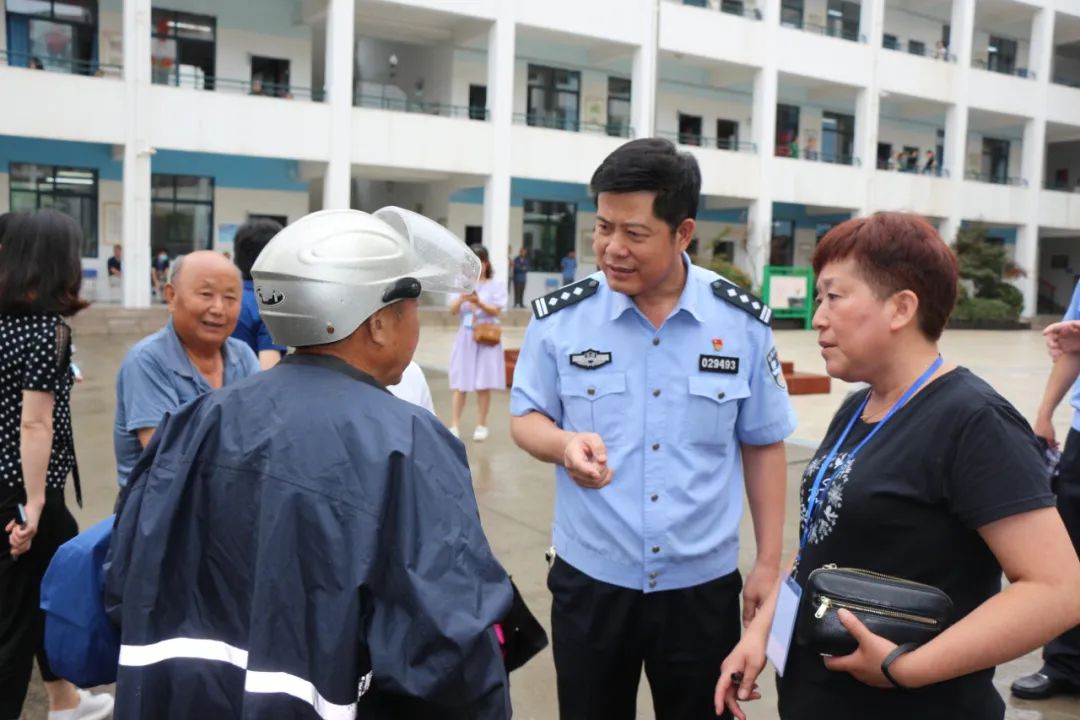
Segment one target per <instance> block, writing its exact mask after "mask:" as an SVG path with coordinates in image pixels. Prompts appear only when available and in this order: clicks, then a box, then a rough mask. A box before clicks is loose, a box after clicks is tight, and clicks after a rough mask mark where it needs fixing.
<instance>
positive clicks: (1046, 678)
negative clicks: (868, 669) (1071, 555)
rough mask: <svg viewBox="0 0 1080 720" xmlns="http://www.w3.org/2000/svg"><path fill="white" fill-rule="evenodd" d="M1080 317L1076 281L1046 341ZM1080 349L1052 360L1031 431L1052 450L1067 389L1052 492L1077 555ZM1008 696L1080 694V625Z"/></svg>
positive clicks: (1059, 640) (1079, 541)
mask: <svg viewBox="0 0 1080 720" xmlns="http://www.w3.org/2000/svg"><path fill="white" fill-rule="evenodd" d="M1077 320H1080V282H1078V283H1077V284H1076V287H1075V289H1074V290H1073V296H1072V300H1071V301H1069V307H1068V309H1067V310H1066V311H1065V317H1063V318H1062V321H1063V322H1061V323H1058V324H1055V325H1051V326H1050V327H1049V328H1047V329H1046V331H1047V333H1048V340H1052V339H1053V334H1054V333H1053V331H1054V329H1057V328H1062V327H1064V328H1068V326H1069V325H1071V324H1073V321H1077ZM1078 376H1080V353H1075V352H1066V353H1063V354H1060V355H1058V356H1057V357H1056V358H1055V360H1054V367H1053V369H1052V370H1051V371H1050V377H1049V379H1048V380H1047V381H1046V390H1045V391H1044V392H1043V399H1042V402H1041V403H1040V405H1039V410H1038V412H1037V414H1036V416H1035V423H1034V427H1033V429H1034V430H1035V435H1037V436H1038V437H1039V438H1040V439H1041V440H1042V441H1043V442H1044V443H1045V444H1046V446H1047V447H1048V448H1051V449H1057V448H1058V447H1059V443H1058V439H1057V437H1056V436H1055V433H1054V422H1053V418H1054V410H1056V409H1057V406H1058V405H1060V404H1061V401H1062V400H1063V399H1064V398H1065V394H1066V393H1068V392H1069V389H1070V388H1071V389H1072V400H1071V402H1072V407H1073V418H1072V427H1071V428H1070V429H1069V435H1068V437H1066V439H1065V447H1064V449H1063V450H1062V452H1061V459H1060V460H1059V461H1058V464H1057V477H1056V479H1055V480H1054V492H1055V493H1056V494H1057V507H1058V512H1060V513H1061V519H1062V520H1063V521H1064V522H1065V528H1066V529H1067V530H1068V531H1069V536H1070V537H1071V538H1072V541H1073V546H1075V547H1076V549H1077V552H1078V553H1080V382H1077V377H1078ZM1011 689H1012V694H1013V695H1015V696H1016V697H1018V698H1023V699H1025V700H1045V699H1047V698H1051V697H1054V696H1055V695H1076V694H1080V627H1075V628H1073V629H1072V630H1069V631H1067V632H1065V633H1063V634H1062V635H1060V636H1058V637H1057V638H1055V639H1054V640H1052V641H1051V642H1050V643H1049V644H1048V645H1047V646H1046V647H1045V648H1044V649H1043V666H1042V668H1040V669H1039V671H1038V672H1035V673H1032V674H1030V675H1025V676H1023V677H1020V678H1017V679H1016V680H1015V681H1014V682H1013V684H1012V688H1011Z"/></svg>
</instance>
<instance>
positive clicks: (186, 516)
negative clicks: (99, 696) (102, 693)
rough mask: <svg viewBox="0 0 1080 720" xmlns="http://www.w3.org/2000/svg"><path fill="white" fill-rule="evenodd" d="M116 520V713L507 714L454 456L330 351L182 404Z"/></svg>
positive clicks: (485, 552) (494, 566) (462, 467)
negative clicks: (118, 646) (118, 635)
mask: <svg viewBox="0 0 1080 720" xmlns="http://www.w3.org/2000/svg"><path fill="white" fill-rule="evenodd" d="M127 493H128V494H127V496H126V497H125V499H124V504H123V506H122V508H121V511H120V514H119V518H118V521H117V525H116V528H115V531H114V537H113V542H112V546H111V549H110V560H109V566H108V570H107V573H108V574H107V581H106V607H107V609H108V612H109V615H110V617H111V618H112V619H113V621H114V622H116V623H117V624H118V625H119V626H120V628H121V651H120V669H119V675H118V679H117V686H116V709H115V714H114V717H115V718H116V720H131V719H133V718H146V719H151V718H153V719H154V720H171V719H173V718H175V719H177V720H179V719H180V718H183V719H184V720H191V719H192V718H195V719H200V718H201V719H204V720H217V719H218V718H243V719H245V720H249V719H250V720H254V719H255V718H259V719H260V720H261V719H268V720H277V719H279V718H281V719H286V718H287V719H293V718H295V719H296V720H301V719H303V720H311V719H314V718H323V719H325V720H352V719H353V718H362V719H365V720H366V719H367V718H483V719H486V718H500V719H501V718H508V717H510V700H509V692H508V684H507V677H506V671H505V669H504V666H503V661H502V658H501V655H500V650H499V647H498V642H497V640H496V638H495V634H494V633H493V632H492V630H491V626H492V624H493V623H495V622H497V621H498V620H499V619H500V618H502V617H503V616H504V615H505V614H506V612H507V610H508V609H509V607H510V603H511V597H512V593H511V587H510V581H509V579H508V578H507V575H506V572H505V571H504V570H503V568H502V567H501V566H500V565H499V563H498V562H497V561H496V560H495V558H494V557H493V555H492V552H491V548H490V547H489V546H488V542H487V539H486V538H485V537H484V533H483V530H482V529H481V527H480V518H479V514H478V511H477V506H476V498H475V496H474V494H473V489H472V484H471V481H470V476H469V470H468V466H467V463H466V458H465V451H464V447H463V446H462V444H461V443H460V442H459V441H458V440H456V439H455V438H453V437H452V436H451V435H450V434H449V432H447V430H446V429H445V428H444V427H443V426H442V425H441V424H440V423H439V421H438V420H437V419H436V418H435V417H434V416H433V415H431V414H430V413H429V412H427V411H426V410H423V409H421V408H419V407H416V406H413V405H411V404H409V403H406V402H404V401H401V400H398V399H397V398H395V397H393V396H392V395H391V394H390V393H389V392H387V391H386V390H385V389H383V388H382V387H381V386H379V385H378V384H377V383H376V382H375V381H374V380H373V379H371V378H370V377H369V376H367V375H365V374H364V373H361V372H359V371H358V370H356V369H354V368H352V367H350V366H349V365H347V364H345V363H344V362H342V361H340V360H337V359H334V358H328V357H321V356H312V355H293V356H290V357H287V358H286V359H285V360H284V361H283V362H282V363H281V364H280V365H278V366H277V367H275V368H274V369H272V370H270V371H267V372H264V373H259V374H257V375H255V376H253V377H251V378H248V379H247V380H244V381H242V382H239V383H236V384H233V385H229V386H227V387H225V388H223V389H221V390H219V391H217V392H214V393H211V394H208V395H204V396H203V397H201V398H199V399H197V400H195V401H193V402H192V403H190V404H188V405H186V406H184V407H183V408H181V409H180V410H178V411H177V412H176V413H175V414H173V415H171V416H169V417H168V418H167V419H166V421H165V422H164V423H162V425H161V426H160V427H159V428H158V430H157V432H156V433H155V434H154V438H153V441H152V442H151V444H150V446H149V447H148V448H147V450H146V452H145V453H144V454H143V456H142V458H141V460H140V462H139V464H138V466H137V467H136V469H135V471H134V473H133V474H132V481H131V482H130V483H129V488H128V490H127Z"/></svg>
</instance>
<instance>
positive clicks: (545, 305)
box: [532, 278, 600, 320]
mask: <svg viewBox="0 0 1080 720" xmlns="http://www.w3.org/2000/svg"><path fill="white" fill-rule="evenodd" d="M599 288H600V281H599V280H596V279H594V278H586V279H585V280H579V281H578V282H576V283H570V284H569V285H564V286H563V287H561V288H559V289H558V290H556V291H555V292H552V293H548V294H547V295H545V296H543V297H538V298H536V299H535V300H533V301H532V308H533V315H534V316H535V317H536V319H537V320H542V319H543V318H546V317H547V316H548V315H550V314H551V313H553V312H558V311H559V310H562V309H563V308H565V307H570V306H571V305H573V304H575V303H579V302H581V301H582V300H584V299H585V298H587V297H592V296H593V295H595V294H596V291H597V290H598V289H599Z"/></svg>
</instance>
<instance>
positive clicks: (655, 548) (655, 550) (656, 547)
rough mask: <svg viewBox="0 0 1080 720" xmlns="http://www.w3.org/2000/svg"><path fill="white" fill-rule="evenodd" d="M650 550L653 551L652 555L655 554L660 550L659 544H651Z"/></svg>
mask: <svg viewBox="0 0 1080 720" xmlns="http://www.w3.org/2000/svg"><path fill="white" fill-rule="evenodd" d="M652 551H653V554H654V555H655V554H656V553H658V552H660V546H659V545H653V546H652Z"/></svg>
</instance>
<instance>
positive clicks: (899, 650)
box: [881, 642, 919, 690]
mask: <svg viewBox="0 0 1080 720" xmlns="http://www.w3.org/2000/svg"><path fill="white" fill-rule="evenodd" d="M917 647H919V644H918V643H913V642H911V643H904V644H903V645H897V646H896V648H895V649H894V650H893V651H892V652H891V653H889V654H888V655H886V656H885V659H884V660H882V661H881V674H882V675H884V676H885V679H886V680H888V681H889V682H891V683H892V684H893V687H895V688H897V689H898V690H910V688H906V687H904V686H903V685H901V684H900V683H898V682H896V678H894V677H893V676H892V673H890V672H889V666H890V665H892V664H893V662H894V661H895V660H896V658H898V657H900V656H901V655H903V654H904V653H909V652H911V651H912V650H914V649H915V648H917Z"/></svg>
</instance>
